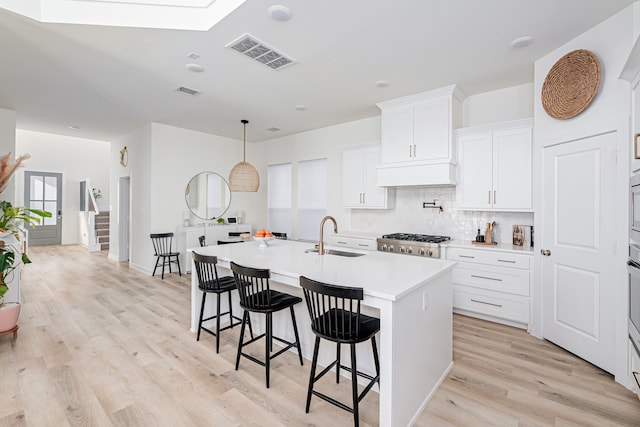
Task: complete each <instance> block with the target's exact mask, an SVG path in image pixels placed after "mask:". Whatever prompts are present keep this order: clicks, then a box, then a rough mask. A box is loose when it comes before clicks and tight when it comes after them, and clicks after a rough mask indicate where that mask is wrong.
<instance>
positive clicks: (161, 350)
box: [0, 246, 640, 427]
mask: <svg viewBox="0 0 640 427" xmlns="http://www.w3.org/2000/svg"><path fill="white" fill-rule="evenodd" d="M30 251H31V252H30V255H31V257H32V259H33V261H34V263H33V264H32V265H29V266H27V267H26V268H25V270H24V273H23V278H22V280H23V284H22V291H23V292H22V293H23V307H22V314H21V317H20V321H19V325H20V331H19V337H18V339H17V341H15V342H12V341H11V339H10V337H9V336H3V337H0V426H38V427H39V426H72V425H79V426H85V425H86V426H89V425H92V426H110V425H118V426H227V425H242V426H251V425H255V426H282V425H287V426H302V425H308V426H312V425H315V426H339V425H344V426H348V425H351V422H352V419H351V415H350V414H348V413H347V412H345V411H342V410H340V409H338V408H335V407H333V406H331V405H329V404H327V403H325V402H323V401H320V400H319V399H314V400H313V401H312V404H311V413H310V414H305V412H304V402H305V393H306V387H307V381H308V374H309V363H308V362H306V363H305V366H303V367H301V366H300V365H299V362H298V361H297V356H296V355H295V353H287V354H284V355H282V356H280V357H278V358H276V359H274V361H273V362H272V377H271V388H270V389H268V390H267V389H266V388H265V387H264V371H263V368H262V367H260V366H258V365H256V364H254V363H251V362H249V361H248V360H246V359H243V361H242V362H241V366H240V370H239V371H235V370H234V361H235V360H234V357H235V349H236V343H237V338H238V333H239V328H235V329H233V330H230V331H225V333H223V335H222V341H221V352H220V354H216V353H215V342H214V339H213V337H211V336H209V335H206V334H204V335H206V336H204V338H202V339H201V341H200V342H196V341H195V336H194V335H193V334H191V333H190V332H189V331H188V328H189V316H190V312H189V311H190V303H189V300H190V296H189V295H190V294H189V283H190V282H189V280H190V279H189V277H185V276H183V277H182V278H180V277H178V276H177V275H175V274H173V275H170V276H169V277H168V278H165V280H164V281H163V280H160V278H159V276H156V277H154V278H151V277H148V276H145V275H143V274H141V273H138V272H136V271H134V270H131V269H129V268H128V267H127V266H126V265H125V264H118V263H115V262H112V261H109V260H107V258H106V256H105V255H104V254H100V253H93V254H90V253H87V252H86V251H85V250H84V249H82V248H80V247H77V246H65V247H33V248H31V249H30ZM299 327H305V325H304V324H303V323H302V322H300V325H299ZM416 335H417V337H416V338H417V339H419V331H416ZM260 347H262V346H260ZM426 359H427V357H426V356H425V360H426ZM454 361H455V367H454V369H453V371H452V372H451V373H450V375H449V377H448V378H447V379H446V381H445V382H444V383H443V384H442V386H441V387H440V389H439V390H438V391H437V393H436V394H435V396H434V398H433V399H432V400H431V402H430V403H429V405H428V407H427V408H426V410H425V411H424V412H423V414H422V415H421V416H420V418H419V419H418V421H417V423H416V425H417V426H614V425H615V426H640V401H639V400H638V399H637V398H636V397H635V396H634V395H633V394H632V393H631V392H630V391H628V390H626V389H624V388H623V387H622V386H620V385H618V384H616V383H615V382H614V381H613V379H612V378H611V376H610V375H608V374H607V373H605V372H603V371H601V370H599V369H597V368H595V367H593V366H592V365H590V364H588V363H586V362H584V361H582V360H580V359H578V358H576V357H575V356H573V355H571V354H569V353H567V352H565V351H564V350H562V349H559V348H558V347H556V346H554V345H553V344H551V343H548V342H546V341H540V340H537V339H535V338H532V337H531V336H529V335H528V334H526V332H524V331H522V330H519V329H514V328H510V327H507V326H502V325H498V324H493V323H489V322H484V321H481V320H476V319H472V318H468V317H463V316H457V315H456V316H454ZM322 387H323V388H324V389H325V391H328V392H330V393H332V394H333V395H337V396H339V397H343V398H344V400H345V401H346V402H348V401H349V400H348V396H349V389H350V384H349V382H348V381H347V380H346V379H345V380H344V381H341V384H340V385H339V387H338V388H336V386H335V384H332V383H331V381H327V382H326V383H325V384H322ZM377 397H378V396H377V394H376V393H373V392H372V393H370V394H369V395H367V397H366V398H365V399H364V401H363V402H362V414H361V420H362V424H363V425H377V412H378V399H377Z"/></svg>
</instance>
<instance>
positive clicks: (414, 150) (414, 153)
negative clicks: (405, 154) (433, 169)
mask: <svg viewBox="0 0 640 427" xmlns="http://www.w3.org/2000/svg"><path fill="white" fill-rule="evenodd" d="M413 157H414V158H415V157H416V144H413Z"/></svg>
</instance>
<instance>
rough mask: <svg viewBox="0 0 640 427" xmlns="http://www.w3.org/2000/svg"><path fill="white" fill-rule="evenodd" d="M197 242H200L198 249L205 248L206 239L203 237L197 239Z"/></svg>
mask: <svg viewBox="0 0 640 427" xmlns="http://www.w3.org/2000/svg"><path fill="white" fill-rule="evenodd" d="M198 242H200V247H205V246H207V238H206V237H204V236H200V237H198Z"/></svg>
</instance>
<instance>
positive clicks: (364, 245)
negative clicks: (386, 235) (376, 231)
mask: <svg viewBox="0 0 640 427" xmlns="http://www.w3.org/2000/svg"><path fill="white" fill-rule="evenodd" d="M358 246H362V247H365V248H366V247H368V246H369V245H367V244H366V243H358Z"/></svg>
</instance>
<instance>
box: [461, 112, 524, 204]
mask: <svg viewBox="0 0 640 427" xmlns="http://www.w3.org/2000/svg"><path fill="white" fill-rule="evenodd" d="M531 133H532V128H531V121H530V120H518V121H516V122H508V123H503V124H498V125H491V126H482V127H474V128H464V129H458V131H457V137H458V185H457V187H456V204H457V207H458V208H459V209H474V210H494V211H532V209H533V199H532V193H533V192H532V164H533V162H532V158H533V156H532V137H531Z"/></svg>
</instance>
